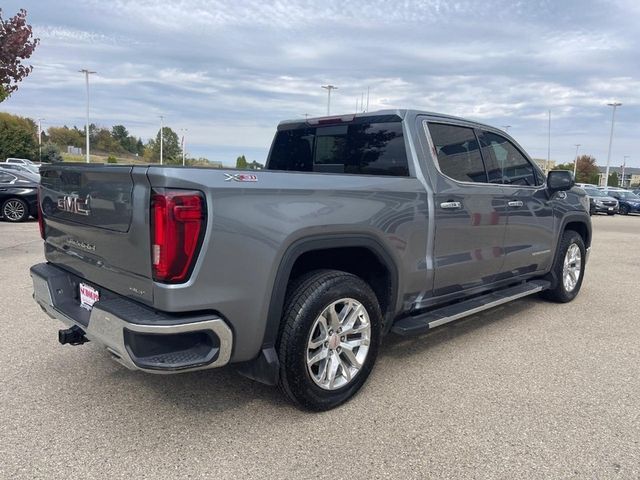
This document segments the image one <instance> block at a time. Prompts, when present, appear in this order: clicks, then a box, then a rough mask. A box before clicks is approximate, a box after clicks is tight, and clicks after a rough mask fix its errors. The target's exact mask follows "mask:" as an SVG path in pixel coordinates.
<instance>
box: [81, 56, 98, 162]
mask: <svg viewBox="0 0 640 480" xmlns="http://www.w3.org/2000/svg"><path fill="white" fill-rule="evenodd" d="M79 72H80V73H84V83H85V85H86V86H87V127H86V129H85V136H86V141H87V163H90V162H91V157H90V156H89V75H91V74H92V73H96V72H92V71H91V70H87V69H86V68H83V69H82V70H79Z"/></svg>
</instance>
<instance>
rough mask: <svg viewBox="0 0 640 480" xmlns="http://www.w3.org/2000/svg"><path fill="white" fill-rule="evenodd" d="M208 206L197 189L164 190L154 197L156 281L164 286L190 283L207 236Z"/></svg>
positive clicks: (153, 233) (152, 210)
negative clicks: (201, 245) (206, 217)
mask: <svg viewBox="0 0 640 480" xmlns="http://www.w3.org/2000/svg"><path fill="white" fill-rule="evenodd" d="M204 226H205V205H204V198H203V197H202V194H201V193H200V192H197V191H193V190H169V189H161V190H157V191H154V192H153V193H152V195H151V261H152V264H153V278H154V280H156V281H159V282H164V283H180V282H184V281H186V280H187V278H188V276H189V274H190V272H191V269H192V267H193V264H194V262H195V259H196V257H197V255H198V249H199V248H200V243H201V240H202V235H203V234H204Z"/></svg>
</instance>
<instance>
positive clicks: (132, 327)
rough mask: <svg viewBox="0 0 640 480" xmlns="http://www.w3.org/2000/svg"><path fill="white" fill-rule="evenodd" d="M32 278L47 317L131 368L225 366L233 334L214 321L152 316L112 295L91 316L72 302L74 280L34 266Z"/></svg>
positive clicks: (212, 317) (169, 370)
mask: <svg viewBox="0 0 640 480" xmlns="http://www.w3.org/2000/svg"><path fill="white" fill-rule="evenodd" d="M31 278H32V279H33V298H34V299H35V301H36V302H37V303H38V304H39V305H40V307H41V308H42V309H43V310H44V311H45V312H46V313H47V314H48V315H49V316H50V317H51V318H54V319H57V320H60V321H61V322H62V323H64V324H65V325H67V326H73V325H76V326H77V327H79V328H81V329H82V330H83V331H84V332H85V336H86V337H87V338H88V339H89V340H90V341H92V342H95V343H97V344H100V345H103V346H104V347H105V348H106V349H107V351H109V352H110V353H111V355H112V357H113V358H114V359H115V360H116V361H118V362H119V363H121V364H122V365H124V366H125V367H127V368H129V369H132V370H142V371H145V372H150V373H178V372H188V371H194V370H203V369H207V368H215V367H220V366H222V365H226V364H227V363H228V362H229V358H230V356H231V348H232V344H233V334H232V332H231V329H230V328H229V326H228V325H227V324H226V323H225V321H224V320H223V319H222V318H220V317H218V316H215V315H207V314H205V315H202V314H196V315H194V316H192V317H189V316H184V315H172V314H168V313H163V312H156V311H154V310H152V309H150V308H148V307H145V306H143V305H140V304H138V303H136V302H133V301H131V300H129V299H126V298H124V297H118V296H117V295H116V294H111V295H110V297H109V298H108V299H106V300H105V301H99V302H97V303H96V304H95V305H94V306H93V309H92V310H91V312H90V313H89V312H87V311H86V310H84V309H81V307H79V305H78V302H77V301H74V300H73V298H74V295H75V292H74V288H75V287H74V285H77V282H78V281H79V280H81V279H79V278H78V277H75V276H74V275H72V274H70V273H68V272H66V271H64V270H62V269H60V268H58V267H55V266H53V265H50V264H38V265H34V266H33V267H32V268H31ZM60 285H65V287H64V288H60ZM98 288H99V287H98ZM81 317H84V318H81Z"/></svg>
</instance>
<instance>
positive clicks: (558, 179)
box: [547, 170, 576, 193]
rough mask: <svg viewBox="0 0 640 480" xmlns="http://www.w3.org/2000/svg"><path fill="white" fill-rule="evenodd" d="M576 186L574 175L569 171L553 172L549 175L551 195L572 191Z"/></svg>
mask: <svg viewBox="0 0 640 480" xmlns="http://www.w3.org/2000/svg"><path fill="white" fill-rule="evenodd" d="M575 184H576V182H575V180H574V178H573V173H571V172H570V171H568V170H551V171H550V172H549V174H548V175H547V189H548V190H549V191H550V192H551V193H553V192H560V191H563V190H571V188H572V187H573V186H574V185H575Z"/></svg>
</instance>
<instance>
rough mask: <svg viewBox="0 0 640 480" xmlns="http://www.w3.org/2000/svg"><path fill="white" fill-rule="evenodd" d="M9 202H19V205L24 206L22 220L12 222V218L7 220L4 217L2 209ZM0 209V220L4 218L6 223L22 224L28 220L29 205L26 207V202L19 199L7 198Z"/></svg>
mask: <svg viewBox="0 0 640 480" xmlns="http://www.w3.org/2000/svg"><path fill="white" fill-rule="evenodd" d="M9 202H20V203H22V205H23V206H24V215H23V216H22V218H20V219H18V220H13V219H12V218H9V217H7V216H5V214H4V207H5V206H6V205H7V203H9ZM1 208H2V218H4V219H5V220H6V221H7V222H12V223H19V222H24V221H25V220H27V219H28V218H29V205H27V202H25V201H24V200H22V199H21V198H17V197H14V198H9V199H7V200H5V201H4V202H2V207H1Z"/></svg>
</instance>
